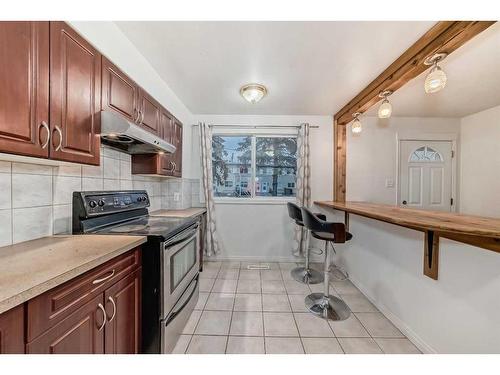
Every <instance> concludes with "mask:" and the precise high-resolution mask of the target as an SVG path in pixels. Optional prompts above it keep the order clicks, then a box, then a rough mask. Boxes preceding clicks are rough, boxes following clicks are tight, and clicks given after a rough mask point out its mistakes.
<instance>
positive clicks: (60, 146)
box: [55, 125, 63, 151]
mask: <svg viewBox="0 0 500 375" xmlns="http://www.w3.org/2000/svg"><path fill="white" fill-rule="evenodd" d="M55 128H56V131H57V132H58V133H59V144H58V145H57V147H56V149H55V151H59V150H60V149H61V148H62V138H63V135H62V130H61V128H60V127H59V126H57V125H56V126H55Z"/></svg>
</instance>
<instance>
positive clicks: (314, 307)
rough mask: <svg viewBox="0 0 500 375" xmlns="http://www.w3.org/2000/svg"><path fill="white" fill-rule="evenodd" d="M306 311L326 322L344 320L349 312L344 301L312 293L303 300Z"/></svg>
mask: <svg viewBox="0 0 500 375" xmlns="http://www.w3.org/2000/svg"><path fill="white" fill-rule="evenodd" d="M305 304H306V307H307V309H308V310H309V311H310V312H311V313H313V314H314V315H316V316H319V317H322V318H323V319H328V320H336V321H340V320H346V319H347V318H349V316H350V315H351V310H350V309H349V307H348V306H347V305H346V303H345V302H344V301H342V300H341V299H340V298H337V297H335V296H325V295H324V294H323V293H312V294H309V295H308V296H307V297H306V298H305Z"/></svg>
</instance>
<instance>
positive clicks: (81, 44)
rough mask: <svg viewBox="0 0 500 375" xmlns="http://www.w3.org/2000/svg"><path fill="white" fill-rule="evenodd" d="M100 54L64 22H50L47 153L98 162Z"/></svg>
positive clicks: (60, 157)
mask: <svg viewBox="0 0 500 375" xmlns="http://www.w3.org/2000/svg"><path fill="white" fill-rule="evenodd" d="M100 110H101V54H100V53H99V52H98V51H97V50H96V49H95V48H94V47H92V45H90V44H89V43H88V42H87V41H86V40H85V39H83V38H82V37H81V36H80V35H78V34H77V33H76V32H75V31H74V30H73V29H72V28H70V27H69V26H68V25H67V24H66V23H64V22H50V129H51V134H52V136H51V142H50V156H51V158H52V159H56V160H63V161H70V162H77V163H84V164H95V165H98V164H99V152H100V138H99V133H100Z"/></svg>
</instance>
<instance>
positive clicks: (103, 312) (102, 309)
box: [97, 303, 107, 332]
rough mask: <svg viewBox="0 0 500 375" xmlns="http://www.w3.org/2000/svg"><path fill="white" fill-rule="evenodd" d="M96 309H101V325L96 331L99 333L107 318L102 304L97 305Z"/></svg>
mask: <svg viewBox="0 0 500 375" xmlns="http://www.w3.org/2000/svg"><path fill="white" fill-rule="evenodd" d="M97 307H98V308H99V309H101V311H102V319H103V321H102V325H101V326H100V327H99V328H98V329H97V330H98V331H99V332H100V331H102V330H103V329H104V326H105V325H106V322H107V317H106V310H104V306H103V305H102V303H100V304H98V305H97Z"/></svg>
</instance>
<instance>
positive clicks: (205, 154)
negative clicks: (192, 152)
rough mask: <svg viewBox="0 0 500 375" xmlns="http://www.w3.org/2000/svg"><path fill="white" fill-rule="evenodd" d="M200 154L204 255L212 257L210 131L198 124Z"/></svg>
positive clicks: (214, 243) (214, 251) (215, 247)
mask: <svg viewBox="0 0 500 375" xmlns="http://www.w3.org/2000/svg"><path fill="white" fill-rule="evenodd" d="M199 129H200V154H201V168H202V172H203V173H202V180H203V193H204V195H205V204H206V208H207V214H206V215H207V225H206V235H205V238H206V246H205V255H207V256H212V255H215V254H217V253H218V252H219V242H218V240H217V229H216V224H215V206H214V194H213V177H212V130H211V129H210V127H209V126H208V125H207V124H205V123H201V122H200V123H199Z"/></svg>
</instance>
